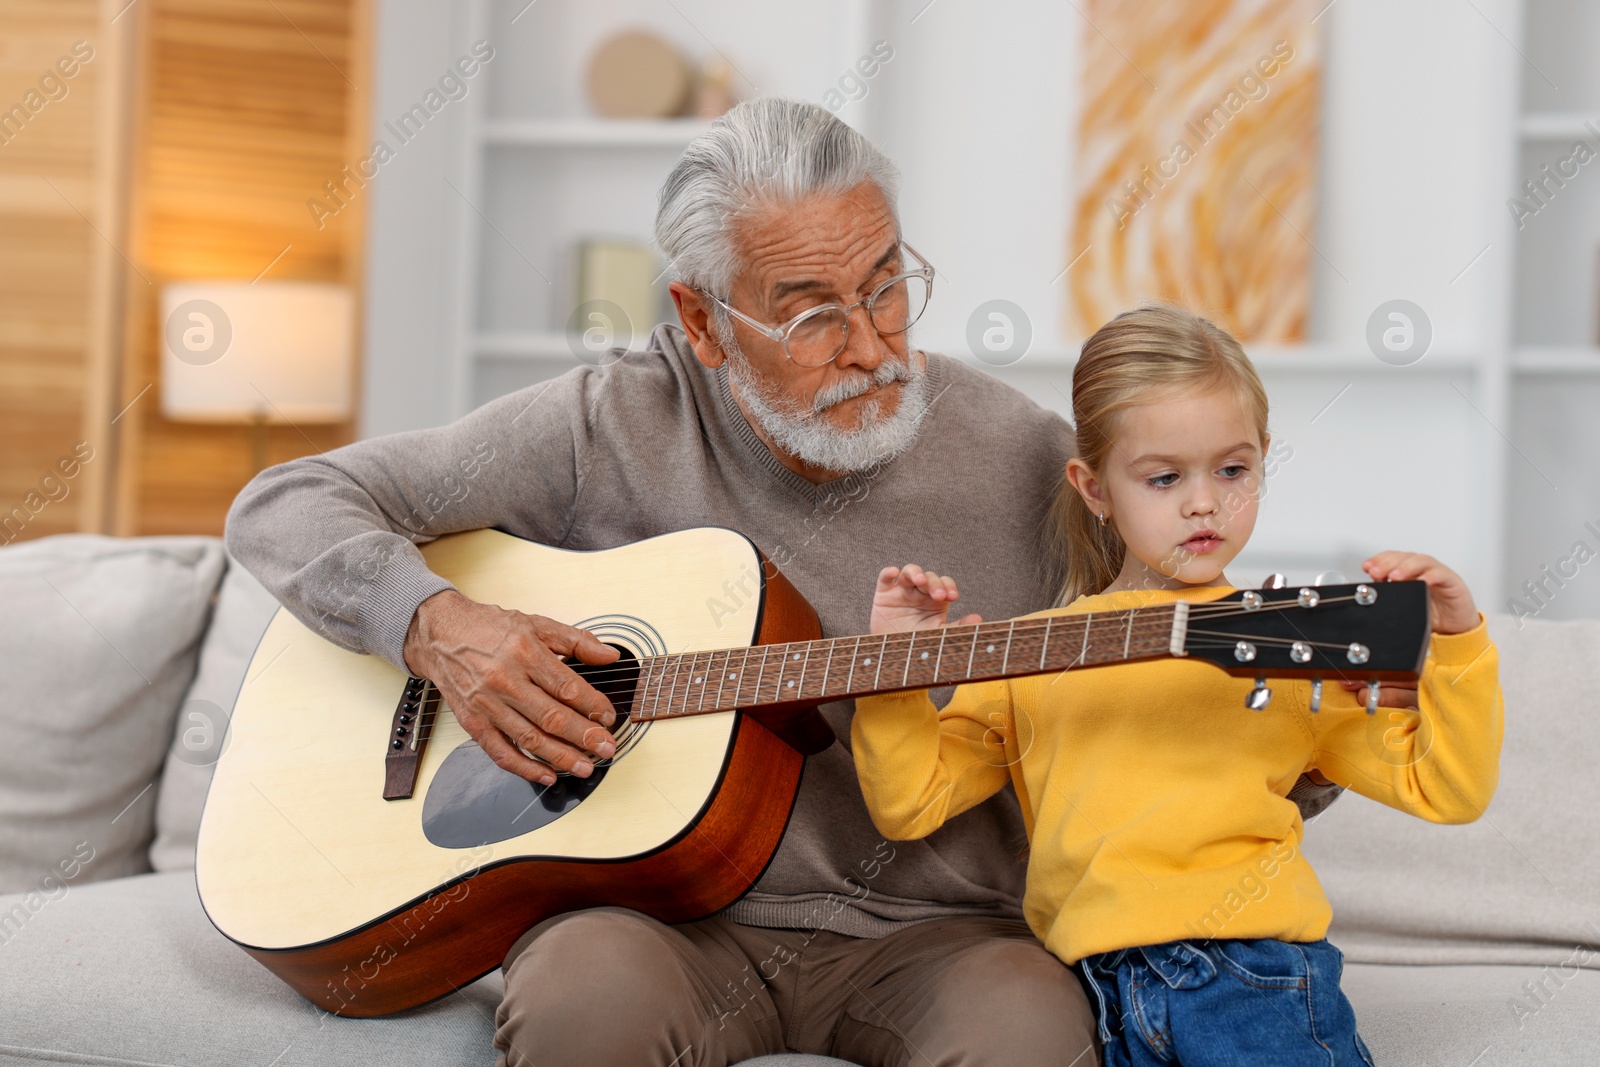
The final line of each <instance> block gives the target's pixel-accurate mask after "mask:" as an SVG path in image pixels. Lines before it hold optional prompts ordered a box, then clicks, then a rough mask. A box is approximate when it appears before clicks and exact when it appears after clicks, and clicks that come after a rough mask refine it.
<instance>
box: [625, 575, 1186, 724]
mask: <svg viewBox="0 0 1600 1067" xmlns="http://www.w3.org/2000/svg"><path fill="white" fill-rule="evenodd" d="M1188 607H1189V605H1188V604H1185V603H1182V602H1180V603H1178V604H1163V605H1157V606H1151V607H1145V608H1131V609H1127V610H1123V611H1103V612H1095V613H1084V614H1074V615H1052V616H1046V617H1043V618H1035V619H1010V620H1007V621H1005V622H993V623H978V624H976V625H968V626H941V627H937V628H934V629H928V630H914V631H910V632H904V633H891V634H870V635H862V636H859V637H830V638H822V639H820V640H815V641H795V642H790V643H786V644H774V645H755V646H752V647H748V648H722V649H714V650H712V651H709V652H686V653H680V654H676V655H666V656H652V657H650V658H647V659H644V660H642V661H641V662H640V674H639V692H638V697H637V699H636V700H635V702H634V715H633V718H634V719H635V720H653V719H666V718H671V717H674V716H679V715H701V714H706V713H708V712H714V711H729V710H732V709H734V708H755V707H761V706H767V705H774V704H792V703H795V702H802V703H807V704H820V703H826V702H827V701H830V700H842V699H845V698H847V697H855V696H862V695H865V694H867V693H892V692H896V691H900V690H906V689H927V688H931V687H934V686H942V685H956V684H959V683H962V682H977V681H987V680H990V679H995V678H1014V677H1021V676H1023V675H1028V674H1046V673H1052V672H1056V671H1064V670H1069V669H1071V668H1073V667H1085V666H1094V665H1097V664H1105V663H1113V662H1116V661H1119V660H1135V659H1147V658H1150V657H1152V656H1166V655H1173V654H1180V653H1181V651H1182V644H1181V642H1182V633H1183V627H1184V623H1185V620H1186V619H1187V616H1188Z"/></svg>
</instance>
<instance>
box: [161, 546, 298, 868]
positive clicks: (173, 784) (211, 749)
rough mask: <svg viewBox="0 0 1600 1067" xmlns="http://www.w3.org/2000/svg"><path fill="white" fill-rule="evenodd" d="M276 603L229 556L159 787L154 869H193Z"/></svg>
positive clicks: (173, 733) (276, 608) (247, 572)
mask: <svg viewBox="0 0 1600 1067" xmlns="http://www.w3.org/2000/svg"><path fill="white" fill-rule="evenodd" d="M277 610H278V602H277V600H276V599H274V598H273V596H272V594H271V593H269V592H267V590H266V588H265V587H263V586H262V584H261V583H260V582H258V581H256V579H255V576H254V575H252V574H251V573H250V572H249V571H247V570H245V569H244V568H243V567H242V566H240V565H239V564H238V563H237V562H235V561H234V560H233V559H232V557H229V558H228V567H227V573H226V574H225V575H224V576H223V579H222V585H221V587H220V588H219V589H218V591H217V603H216V607H215V608H214V609H213V610H212V612H211V625H210V626H209V627H208V628H207V629H206V635H205V639H204V641H203V642H202V643H201V645H200V663H199V667H198V669H197V670H196V672H195V676H194V684H192V685H191V686H190V687H189V691H188V693H186V694H185V695H184V698H183V703H182V706H181V707H180V708H179V709H178V714H177V718H176V724H175V726H174V727H173V731H172V745H171V747H170V748H169V749H168V750H167V758H166V763H165V766H164V767H163V768H162V771H161V781H160V783H159V784H158V785H157V786H156V839H155V842H154V843H153V844H152V845H151V846H150V866H151V868H152V869H153V870H157V871H175V870H192V869H194V851H195V840H196V839H197V837H198V836H199V833H200V811H201V809H202V808H204V807H205V800H206V790H207V789H209V788H210V787H211V772H212V771H213V770H214V769H215V768H216V765H217V757H219V756H221V755H222V746H223V743H224V741H225V739H226V737H227V727H228V718H229V716H231V715H232V714H233V705H234V701H235V700H237V699H238V696H239V690H240V688H241V687H242V685H243V684H244V680H245V670H246V668H248V667H249V666H250V659H251V657H252V656H254V655H255V651H256V645H257V644H258V643H259V642H260V640H261V635H262V633H264V632H265V631H266V629H267V624H268V623H269V622H271V621H272V616H273V615H274V614H275V613H276V612H277Z"/></svg>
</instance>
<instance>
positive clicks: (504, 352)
mask: <svg viewBox="0 0 1600 1067" xmlns="http://www.w3.org/2000/svg"><path fill="white" fill-rule="evenodd" d="M649 336H650V335H649V332H648V331H647V332H645V333H643V334H640V335H638V336H636V337H634V338H633V341H634V343H635V344H637V345H639V346H640V347H643V345H644V343H645V341H646V340H647V339H648V338H649ZM582 347H583V346H582V343H581V342H580V341H579V340H578V338H577V337H576V336H573V337H570V338H569V337H568V335H567V334H566V333H564V332H562V331H561V330H525V331H517V332H512V331H506V332H503V333H480V334H478V335H477V336H476V337H474V338H473V339H472V352H473V354H474V355H475V356H478V357H479V358H483V357H490V358H494V359H558V358H560V359H576V358H578V353H579V352H580V351H581V350H582Z"/></svg>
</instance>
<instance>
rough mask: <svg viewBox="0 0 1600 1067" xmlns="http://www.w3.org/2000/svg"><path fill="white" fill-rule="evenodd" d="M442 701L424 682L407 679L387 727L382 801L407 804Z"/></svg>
mask: <svg viewBox="0 0 1600 1067" xmlns="http://www.w3.org/2000/svg"><path fill="white" fill-rule="evenodd" d="M443 700H444V697H443V695H442V694H441V693H440V692H439V687H438V686H436V685H434V684H433V683H432V682H430V681H428V680H427V679H426V678H407V679H406V687H405V689H404V690H403V691H402V692H401V694H400V702H399V703H398V704H396V705H395V709H394V720H393V721H392V722H391V723H390V724H389V736H388V740H387V742H386V743H387V745H388V751H386V752H385V753H384V757H383V799H385V800H407V799H409V798H410V797H411V794H412V792H413V791H414V790H415V789H416V787H417V770H418V768H420V767H421V766H422V753H423V751H424V750H425V749H427V747H428V735H429V734H431V733H433V719H434V716H435V715H437V714H438V711H439V705H440V704H441V703H442V702H443Z"/></svg>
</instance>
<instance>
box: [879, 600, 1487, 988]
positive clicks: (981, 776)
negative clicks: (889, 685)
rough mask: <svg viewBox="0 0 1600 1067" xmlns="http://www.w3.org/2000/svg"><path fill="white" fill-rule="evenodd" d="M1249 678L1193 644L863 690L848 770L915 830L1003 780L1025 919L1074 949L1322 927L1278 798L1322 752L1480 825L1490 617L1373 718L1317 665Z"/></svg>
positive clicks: (1433, 650) (899, 830) (1372, 784)
mask: <svg viewBox="0 0 1600 1067" xmlns="http://www.w3.org/2000/svg"><path fill="white" fill-rule="evenodd" d="M1230 592H1233V589H1232V588H1230V587H1223V586H1208V587H1196V588H1191V589H1184V590H1162V591H1150V592H1121V593H1109V594H1100V595H1097V596H1084V597H1079V598H1078V599H1077V600H1076V601H1074V602H1073V603H1072V604H1071V605H1070V606H1068V607H1066V608H1058V609H1052V610H1049V611H1041V612H1035V613H1034V614H1033V615H1030V616H1026V617H1027V618H1043V617H1045V616H1047V615H1065V614H1071V613H1076V612H1083V611H1095V612H1099V611H1112V610H1117V609H1121V608H1131V607H1140V606H1143V605H1146V604H1164V603H1172V602H1173V601H1176V600H1180V599H1183V600H1190V601H1205V600H1214V599H1217V598H1218V597H1221V596H1226V595H1227V594H1228V593H1230ZM1253 684H1254V682H1253V681H1252V680H1251V679H1248V678H1236V677H1233V676H1232V675H1228V674H1225V673H1223V672H1222V671H1220V670H1218V669H1216V668H1215V667H1212V666H1210V665H1208V664H1206V663H1203V662H1200V661H1196V660H1194V659H1189V658H1180V659H1157V660H1149V661H1142V662H1136V663H1124V664H1118V665H1116V666H1110V667H1096V668H1091V669H1081V670H1072V671H1066V672H1063V673H1061V674H1042V675H1034V676H1032V677H1028V678H1013V679H1009V680H1003V681H996V682H978V683H973V684H970V685H964V686H960V687H958V688H957V689H956V691H955V695H954V696H953V697H952V698H951V700H950V703H949V704H948V705H947V706H946V707H944V708H943V709H942V710H941V709H937V708H935V707H934V705H933V702H932V701H931V700H929V699H928V694H927V691H926V690H917V691H913V692H908V693H894V694H888V695H881V696H873V697H862V698H860V699H858V700H857V701H856V713H855V719H854V722H853V723H852V724H851V728H850V740H851V745H852V748H853V750H854V753H855V762H856V772H857V775H858V777H859V778H860V781H861V791H862V794H863V795H864V796H865V798H866V802H867V807H868V809H869V810H870V812H871V813H872V818H873V821H874V822H875V823H876V824H877V827H878V829H879V831H880V832H882V833H883V834H884V835H885V836H886V837H889V838H892V839H898V840H908V839H913V838H919V837H924V836H926V835H927V834H930V833H932V832H933V831H934V830H936V829H938V828H939V826H940V825H941V824H943V823H944V822H945V820H947V819H950V818H953V817H954V816H956V815H959V814H960V813H961V812H963V811H966V810H967V809H968V808H970V807H972V806H973V805H975V804H978V803H980V802H982V801H983V800H985V799H987V798H988V797H990V796H992V795H993V794H994V793H996V792H997V791H999V790H1000V789H1001V788H1002V787H1004V786H1005V784H1006V783H1007V782H1012V783H1014V785H1015V786H1016V792H1017V799H1018V800H1019V801H1020V802H1021V805H1022V815H1023V819H1024V822H1025V824H1026V827H1027V831H1028V839H1029V842H1030V847H1031V855H1030V858H1029V862H1028V875H1027V889H1026V892H1025V894H1024V897H1023V913H1024V915H1025V916H1026V917H1027V920H1028V923H1029V925H1030V926H1031V927H1032V928H1033V930H1034V933H1035V934H1037V935H1038V937H1039V939H1040V940H1041V941H1043V942H1044V944H1045V946H1046V947H1047V948H1049V949H1050V950H1051V951H1052V952H1054V953H1055V954H1056V955H1057V956H1059V957H1060V958H1061V959H1063V960H1065V961H1066V962H1067V963H1075V962H1077V961H1078V960H1080V959H1082V958H1083V957H1084V956H1087V955H1091V954H1094V953H1098V952H1109V951H1112V950H1114V949H1119V948H1128V947H1132V946H1135V945H1152V944H1159V943H1161V942H1164V941H1172V940H1177V939H1179V938H1208V937H1229V938H1235V937H1248V938H1255V937H1273V938H1278V939H1280V940H1285V941H1315V940H1318V939H1319V938H1321V937H1323V936H1325V935H1326V933H1327V929H1328V922H1329V920H1330V918H1331V917H1332V910H1331V909H1330V907H1329V905H1328V900H1327V897H1326V896H1325V895H1324V893H1323V891H1322V885H1321V883H1319V882H1318V881H1317V876H1316V874H1315V873H1314V872H1313V871H1312V870H1311V867H1310V865H1309V864H1308V863H1307V862H1306V860H1305V858H1304V857H1303V856H1302V855H1301V854H1300V850H1299V845H1300V838H1301V832H1302V830H1303V826H1302V823H1301V819H1300V810H1299V808H1297V807H1296V806H1295V804H1294V803H1293V802H1292V801H1290V800H1288V799H1287V796H1286V795H1287V793H1288V792H1289V789H1290V788H1291V787H1292V786H1293V785H1294V783H1295V781H1296V779H1298V778H1299V777H1300V775H1301V774H1302V773H1303V772H1305V771H1307V770H1309V769H1311V768H1313V767H1315V768H1317V769H1319V770H1320V771H1321V772H1322V773H1323V774H1324V775H1326V776H1327V777H1328V778H1330V779H1332V780H1333V781H1335V782H1337V783H1338V784H1340V785H1342V786H1345V787H1347V788H1349V789H1352V790H1354V791H1355V792H1357V793H1360V794H1362V795H1363V796H1367V797H1371V798H1372V799H1374V800H1378V801H1381V802H1382V803H1384V804H1388V805H1389V806H1390V807H1394V808H1398V809H1399V810H1401V811H1405V812H1410V813H1411V814H1413V815H1416V816H1418V817H1419V818H1423V819H1427V820H1429V821H1431V822H1441V823H1462V822H1471V821H1472V820H1473V819H1476V818H1477V817H1478V816H1479V815H1481V814H1482V813H1483V809H1484V808H1485V807H1486V806H1487V805H1488V803H1489V799H1490V797H1491V796H1493V794H1494V790H1495V786H1496V784H1497V783H1498V780H1499V763H1500V740H1501V733H1502V728H1503V720H1504V703H1503V700H1502V696H1501V692H1500V681H1499V666H1498V658H1497V656H1496V652H1495V647H1494V645H1493V644H1492V643H1491V642H1490V641H1489V637H1488V631H1487V627H1486V625H1485V622H1484V618H1483V615H1482V613H1481V612H1480V613H1479V616H1478V625H1477V626H1476V627H1475V628H1474V629H1472V630H1469V631H1467V632H1465V633H1460V634H1449V635H1444V634H1434V635H1433V637H1432V641H1431V643H1430V647H1429V651H1428V656H1427V660H1426V663H1425V664H1424V667H1423V674H1422V679H1421V682H1420V684H1419V699H1418V703H1419V704H1420V706H1421V711H1420V713H1419V712H1416V711H1407V710H1404V709H1391V708H1379V709H1378V712H1377V714H1376V715H1372V716H1368V715H1367V714H1366V711H1365V709H1364V708H1363V707H1362V706H1361V705H1360V704H1358V703H1357V702H1356V699H1355V696H1356V694H1354V693H1351V692H1348V691H1346V690H1345V689H1344V688H1342V687H1341V686H1340V685H1339V684H1338V680H1337V679H1335V678H1330V679H1328V680H1327V682H1326V683H1325V684H1324V686H1323V695H1322V709H1321V710H1320V711H1319V712H1317V713H1315V714H1312V713H1311V712H1310V695H1311V683H1310V682H1309V681H1301V680H1291V679H1271V678H1269V679H1268V684H1269V685H1270V686H1271V687H1272V691H1273V698H1272V703H1271V704H1270V705H1269V706H1268V707H1267V708H1266V709H1265V710H1264V711H1251V710H1249V709H1248V708H1246V707H1245V704H1244V698H1245V694H1246V693H1247V692H1248V691H1249V690H1250V688H1251V686H1252V685H1253Z"/></svg>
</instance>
